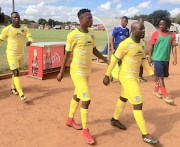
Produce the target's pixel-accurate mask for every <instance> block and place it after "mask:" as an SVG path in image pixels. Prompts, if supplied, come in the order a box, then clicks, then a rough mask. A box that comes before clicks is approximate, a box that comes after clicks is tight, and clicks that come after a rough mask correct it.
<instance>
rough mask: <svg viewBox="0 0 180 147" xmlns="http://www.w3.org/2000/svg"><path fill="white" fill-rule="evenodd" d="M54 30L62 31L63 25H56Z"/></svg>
mask: <svg viewBox="0 0 180 147" xmlns="http://www.w3.org/2000/svg"><path fill="white" fill-rule="evenodd" d="M53 28H54V29H61V25H55V27H53Z"/></svg>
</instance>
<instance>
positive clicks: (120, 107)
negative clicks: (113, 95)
mask: <svg viewBox="0 0 180 147" xmlns="http://www.w3.org/2000/svg"><path fill="white" fill-rule="evenodd" d="M125 104H126V103H125V102H123V101H121V100H120V99H118V101H117V103H116V109H115V112H114V115H113V118H114V119H116V120H118V119H119V117H120V116H121V114H122V112H123V110H124V106H125Z"/></svg>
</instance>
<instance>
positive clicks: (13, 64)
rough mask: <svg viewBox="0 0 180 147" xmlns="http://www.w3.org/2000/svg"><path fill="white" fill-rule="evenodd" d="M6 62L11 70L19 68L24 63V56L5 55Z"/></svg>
mask: <svg viewBox="0 0 180 147" xmlns="http://www.w3.org/2000/svg"><path fill="white" fill-rule="evenodd" d="M7 60H8V63H9V66H10V69H11V70H14V69H17V68H21V67H22V64H23V61H24V55H7Z"/></svg>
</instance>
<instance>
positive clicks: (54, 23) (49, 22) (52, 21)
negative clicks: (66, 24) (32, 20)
mask: <svg viewBox="0 0 180 147" xmlns="http://www.w3.org/2000/svg"><path fill="white" fill-rule="evenodd" d="M52 23H53V25H56V22H55V21H54V20H53V19H49V20H48V21H47V24H48V25H50V26H51V25H52Z"/></svg>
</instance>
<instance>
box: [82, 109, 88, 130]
mask: <svg viewBox="0 0 180 147" xmlns="http://www.w3.org/2000/svg"><path fill="white" fill-rule="evenodd" d="M81 119H82V126H83V129H87V121H88V109H84V108H82V107H81Z"/></svg>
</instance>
